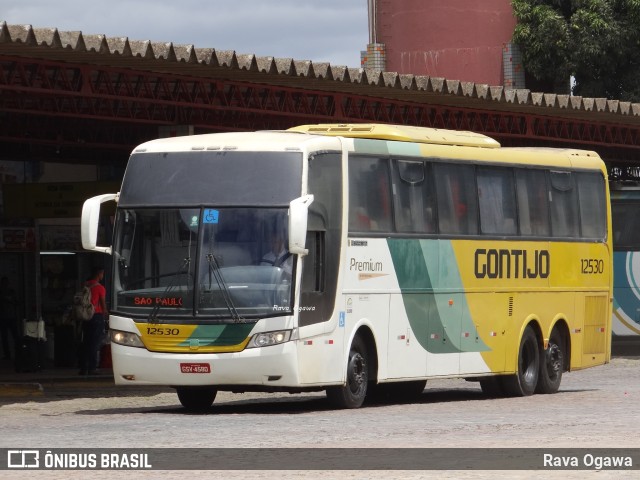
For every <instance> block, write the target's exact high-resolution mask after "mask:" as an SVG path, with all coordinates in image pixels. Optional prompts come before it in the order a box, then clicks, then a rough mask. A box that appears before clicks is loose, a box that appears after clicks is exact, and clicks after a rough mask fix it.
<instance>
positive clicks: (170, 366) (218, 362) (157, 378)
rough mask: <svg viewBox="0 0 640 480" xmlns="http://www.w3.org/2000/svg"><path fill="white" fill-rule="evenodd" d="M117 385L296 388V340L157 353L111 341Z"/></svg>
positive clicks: (297, 379) (297, 381)
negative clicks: (230, 348)
mask: <svg viewBox="0 0 640 480" xmlns="http://www.w3.org/2000/svg"><path fill="white" fill-rule="evenodd" d="M111 354H112V358H113V375H114V380H115V383H116V384H117V385H167V386H189V385H194V386H195V385H212V386H215V385H225V386H230V385H238V386H256V387H268V388H273V389H278V388H283V389H284V388H295V387H299V386H300V384H299V375H298V358H297V354H296V347H295V342H291V341H290V342H286V343H283V344H280V345H273V346H268V347H262V348H250V349H245V350H243V351H241V352H235V353H209V354H192V353H159V352H150V351H148V350H146V349H144V348H136V347H127V346H123V345H118V344H115V343H113V342H112V343H111Z"/></svg>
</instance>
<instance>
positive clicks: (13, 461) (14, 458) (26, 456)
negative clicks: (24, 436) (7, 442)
mask: <svg viewBox="0 0 640 480" xmlns="http://www.w3.org/2000/svg"><path fill="white" fill-rule="evenodd" d="M7 467H8V468H40V452H39V451H38V450H9V451H7Z"/></svg>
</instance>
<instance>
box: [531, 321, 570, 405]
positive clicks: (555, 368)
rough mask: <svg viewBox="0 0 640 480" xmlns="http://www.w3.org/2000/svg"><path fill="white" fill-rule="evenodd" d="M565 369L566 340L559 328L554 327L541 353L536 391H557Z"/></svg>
mask: <svg viewBox="0 0 640 480" xmlns="http://www.w3.org/2000/svg"><path fill="white" fill-rule="evenodd" d="M563 370H564V342H563V338H562V335H561V334H560V332H559V331H558V330H557V329H555V328H554V329H553V331H552V332H551V337H549V343H548V345H547V349H546V350H543V351H542V352H541V354H540V374H539V376H538V385H537V386H536V393H556V392H557V391H558V389H559V388H560V382H561V381H562V371H563Z"/></svg>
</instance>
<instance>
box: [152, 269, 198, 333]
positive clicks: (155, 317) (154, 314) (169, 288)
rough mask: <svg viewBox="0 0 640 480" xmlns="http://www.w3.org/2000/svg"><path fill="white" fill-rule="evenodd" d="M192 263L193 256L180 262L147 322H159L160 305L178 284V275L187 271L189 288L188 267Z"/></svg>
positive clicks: (157, 299)
mask: <svg viewBox="0 0 640 480" xmlns="http://www.w3.org/2000/svg"><path fill="white" fill-rule="evenodd" d="M190 263H191V257H187V258H185V259H184V260H182V263H181V264H180V267H178V270H177V271H176V273H174V274H173V276H172V277H171V281H170V282H169V285H167V288H166V289H165V290H164V292H162V295H160V296H159V297H158V298H156V303H155V305H154V306H153V308H152V309H151V313H149V317H148V318H147V322H149V323H157V322H158V312H159V311H160V307H161V306H162V303H163V302H162V300H164V299H166V298H167V295H168V294H169V293H171V291H172V290H173V288H174V287H175V285H176V279H177V278H178V277H180V276H181V275H184V274H185V273H186V274H187V290H189V271H188V267H189V265H190Z"/></svg>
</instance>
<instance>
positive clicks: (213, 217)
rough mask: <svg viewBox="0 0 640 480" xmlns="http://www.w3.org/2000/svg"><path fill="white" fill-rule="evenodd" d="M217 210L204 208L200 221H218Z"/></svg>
mask: <svg viewBox="0 0 640 480" xmlns="http://www.w3.org/2000/svg"><path fill="white" fill-rule="evenodd" d="M218 214H219V212H218V210H214V209H213V208H206V209H205V210H204V213H203V214H202V223H218Z"/></svg>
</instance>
